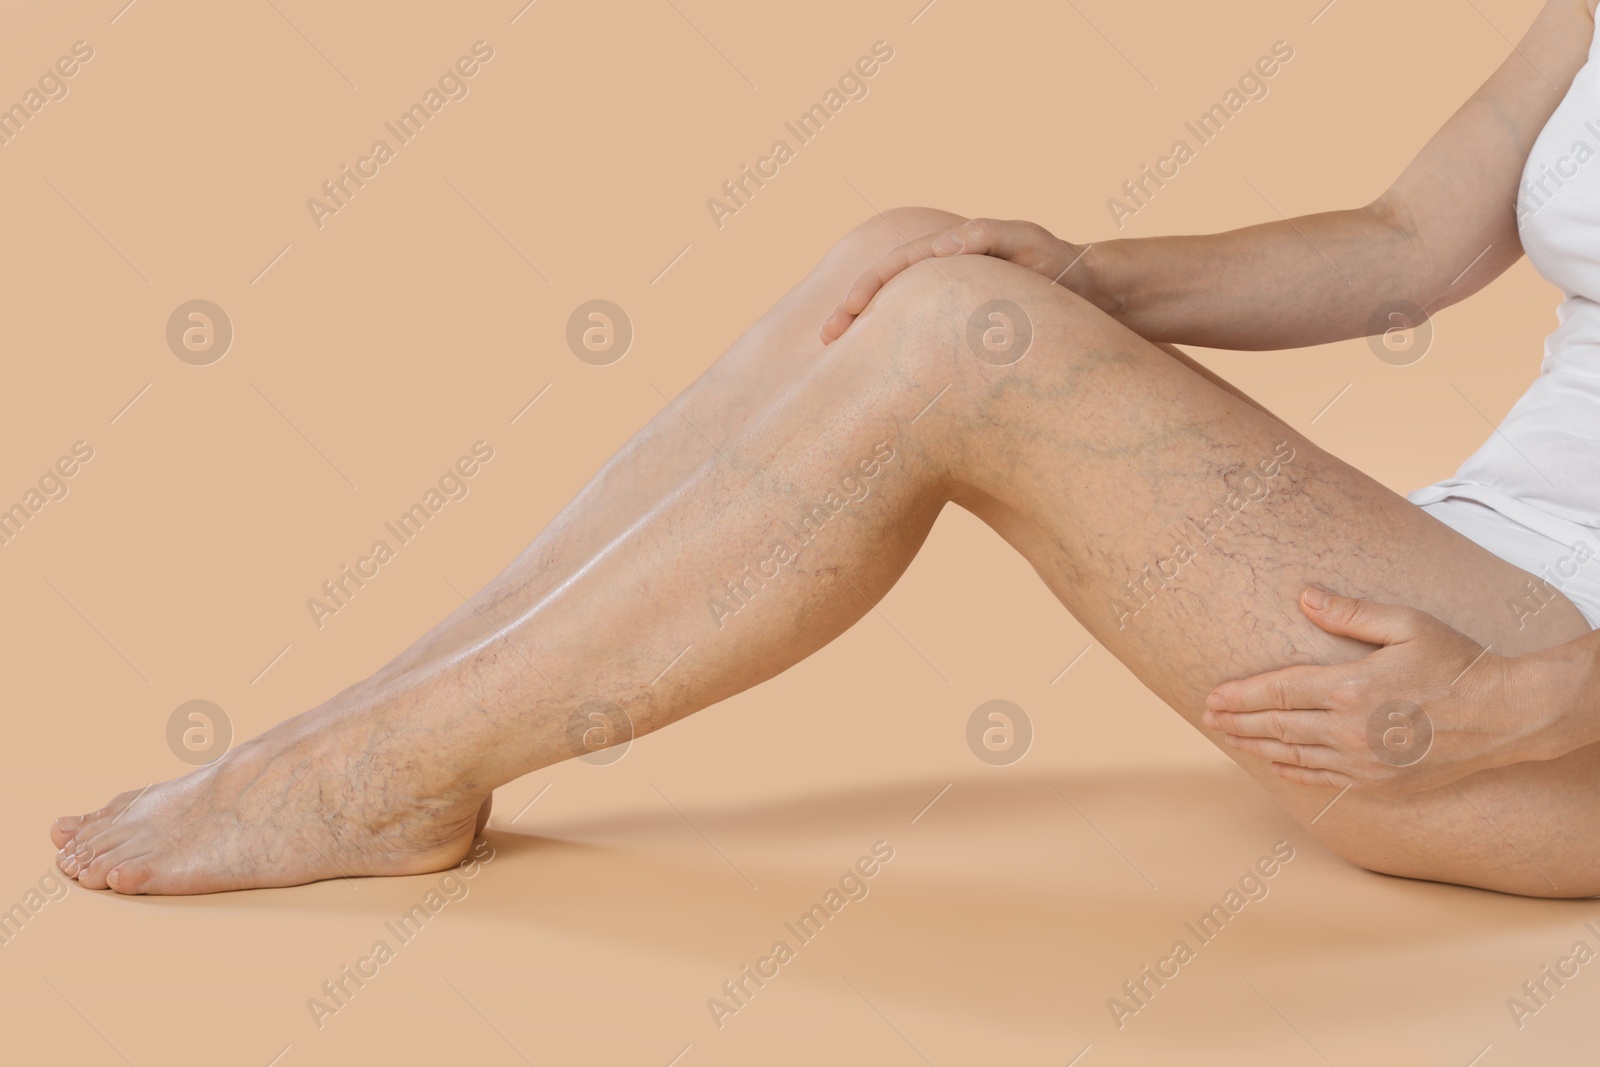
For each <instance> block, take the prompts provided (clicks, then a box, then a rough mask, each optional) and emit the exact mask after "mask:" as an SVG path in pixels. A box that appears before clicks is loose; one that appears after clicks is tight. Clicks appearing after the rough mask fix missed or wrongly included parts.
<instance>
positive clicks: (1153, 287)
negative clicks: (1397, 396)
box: [822, 0, 1596, 349]
mask: <svg viewBox="0 0 1600 1067" xmlns="http://www.w3.org/2000/svg"><path fill="white" fill-rule="evenodd" d="M1595 2H1596V0H1549V2H1548V3H1546V4H1545V7H1544V9H1543V10H1542V11H1541V12H1540V13H1539V16H1538V18H1537V19H1535V20H1534V23H1533V25H1532V26H1531V27H1530V28H1529V29H1528V32H1527V34H1526V35H1524V36H1523V38H1522V41H1521V43H1520V44H1518V45H1517V47H1516V50H1515V51H1513V52H1512V54H1511V55H1510V56H1509V57H1508V58H1507V59H1506V61H1505V62H1504V63H1502V64H1501V65H1500V68H1499V69H1498V70H1496V71H1495V73H1494V74H1493V76H1491V77H1490V78H1489V80H1488V81H1487V82H1485V83H1484V84H1483V86H1482V87H1481V88H1480V89H1479V90H1478V91H1477V92H1476V93H1474V94H1473V95H1472V98H1471V99H1469V100H1468V101H1467V102H1466V103H1465V104H1463V105H1462V106H1461V108H1460V110H1458V111H1457V112H1456V113H1455V114H1454V115H1453V116H1451V118H1450V120H1449V121H1448V122H1446V123H1445V124H1444V126H1443V128H1441V129H1440V130H1439V132H1438V133H1437V134H1435V135H1434V136H1433V139H1432V140H1430V141H1429V142H1428V143H1427V145H1426V146H1424V147H1423V149H1422V151H1421V152H1420V153H1418V155H1417V157H1416V159H1414V160H1413V161H1412V162H1411V164H1410V165H1409V166H1408V167H1406V169H1405V171H1404V173H1402V174H1401V175H1400V177H1399V178H1398V179H1397V180H1396V181H1395V183H1394V185H1393V186H1391V187H1390V188H1389V190H1388V191H1387V192H1385V193H1384V194H1383V195H1382V196H1380V197H1379V198H1378V199H1377V200H1376V201H1374V202H1373V203H1371V204H1369V205H1367V206H1366V207H1362V208H1355V209H1353V210H1349V211H1330V212H1325V213H1323V214H1318V215H1306V216H1303V217H1300V218H1296V219H1289V220H1279V221H1276V222H1269V223H1264V224H1262V225H1259V226H1250V227H1247V228H1245V229H1240V230H1233V231H1230V232H1228V233H1220V234H1212V235H1207V236H1199V237H1148V238H1135V239H1125V240H1112V241H1107V242H1105V243H1103V244H1094V245H1089V246H1079V245H1074V244H1072V243H1070V242H1067V241H1062V240H1060V239H1058V238H1056V237H1054V236H1053V235H1052V234H1051V233H1050V232H1049V231H1048V230H1045V229H1043V228H1042V227H1039V226H1036V225H1034V224H1033V223H1028V222H1001V221H996V220H993V219H973V220H971V221H969V222H967V223H965V224H963V225H961V226H959V227H956V228H955V229H953V230H951V231H948V232H947V233H944V234H929V235H928V236H927V237H924V238H920V239H918V240H916V241H913V242H911V243H910V244H907V245H904V246H902V247H901V248H898V249H896V250H895V251H894V252H891V253H890V254H889V255H888V256H885V257H884V259H883V260H882V261H881V262H880V263H878V264H877V265H875V266H874V267H873V268H872V269H871V270H868V271H867V272H866V273H865V274H863V275H862V276H861V278H860V279H859V280H858V281H857V282H856V283H855V285H854V286H853V287H852V288H851V290H850V292H849V293H847V294H845V297H844V299H843V301H841V303H840V306H839V309H838V310H837V311H836V312H835V313H834V315H833V317H832V318H831V319H829V321H828V322H827V323H825V324H824V325H823V328H822V338H823V340H824V341H825V342H827V341H832V340H833V339H834V338H836V337H838V336H839V335H840V334H841V333H843V332H844V331H845V329H847V328H848V327H849V325H850V322H851V321H852V320H853V319H854V318H855V316H856V315H858V314H860V313H861V311H862V310H863V309H865V308H866V306H867V304H868V302H869V301H871V299H872V297H873V295H874V294H875V293H877V291H878V290H879V289H880V288H882V286H883V285H884V284H885V283H886V282H888V280H889V279H890V278H892V277H894V275H896V274H897V273H899V272H900V271H902V270H904V269H905V268H906V267H908V266H910V265H911V264H912V263H915V262H916V261H917V260H919V259H927V258H930V257H934V256H948V255H958V254H979V255H991V256H997V257H1000V258H1003V259H1009V260H1011V261H1013V262H1016V263H1018V264H1020V265H1022V266H1025V267H1027V268H1029V269H1030V270H1034V271H1037V272H1038V273H1040V274H1043V275H1044V276H1045V277H1047V278H1050V279H1051V280H1052V281H1058V282H1060V284H1062V285H1064V286H1066V287H1068V288H1070V289H1072V290H1073V291H1074V292H1076V293H1078V294H1079V295H1080V296H1083V297H1084V298H1086V299H1088V300H1090V301H1091V302H1093V303H1094V304H1096V305H1097V306H1099V307H1100V308H1102V309H1104V310H1105V311H1107V312H1109V313H1110V314H1111V315H1113V316H1115V317H1116V318H1117V319H1119V320H1120V321H1121V322H1122V323H1123V324H1124V325H1126V326H1128V327H1129V328H1131V329H1132V330H1134V332H1136V333H1139V334H1141V335H1143V336H1144V337H1146V338H1148V339H1149V340H1151V341H1157V342H1166V343H1178V344H1194V345H1201V346H1204V347H1208V348H1232V349H1279V348H1298V347H1302V346H1306V345H1315V344H1324V343H1327V342H1330V341H1341V340H1344V339H1346V338H1350V337H1361V336H1364V335H1366V334H1367V333H1369V332H1375V331H1374V324H1373V322H1372V319H1373V314H1374V312H1375V311H1376V310H1377V309H1378V308H1379V307H1380V306H1381V305H1383V304H1385V303H1387V302H1389V301H1391V300H1408V301H1410V302H1412V303H1414V304H1416V305H1417V306H1418V307H1420V308H1423V309H1426V311H1428V312H1430V313H1431V312H1435V311H1438V310H1439V309H1440V308H1443V307H1447V306H1448V305H1450V304H1453V303H1456V302H1457V301H1459V300H1462V299H1465V298H1466V297H1468V296H1470V295H1471V294H1472V293H1474V292H1476V291H1477V290H1479V289H1481V288H1483V286H1485V285H1487V284H1488V283H1489V282H1490V281H1491V280H1492V279H1494V278H1495V277H1496V276H1498V275H1499V274H1500V273H1501V272H1503V271H1504V270H1505V269H1506V268H1507V267H1509V266H1511V264H1512V263H1515V262H1516V260H1517V258H1518V257H1519V256H1521V255H1522V243H1521V241H1520V239H1519V238H1518V234H1517V225H1516V199H1517V186H1518V183H1519V182H1520V181H1521V177H1522V168H1523V165H1524V163H1525V162H1526V160H1527V157H1528V153H1529V152H1530V151H1532V148H1533V142H1534V140H1535V138H1537V137H1538V135H1539V131H1540V130H1541V129H1543V128H1544V124H1545V122H1546V120H1547V119H1549V117H1550V114H1551V112H1553V111H1554V110H1555V108H1556V105H1557V104H1558V103H1560V101H1561V98H1562V97H1563V96H1564V95H1565V94H1566V91H1567V87H1568V86H1569V85H1570V84H1571V83H1572V78H1573V76H1574V75H1575V74H1577V72H1578V70H1579V69H1580V68H1581V67H1582V66H1583V64H1584V60H1585V58H1586V56H1587V54H1588V49H1589V42H1590V40H1591V38H1592V36H1593V34H1594V18H1593V14H1592V11H1593V5H1594V4H1595ZM1397 106H1400V105H1398V104H1397ZM1375 125H1378V126H1380V127H1381V117H1380V118H1379V119H1378V120H1377V122H1376V123H1375ZM1469 267H1470V268H1471V269H1470V270H1468V268H1469ZM1377 325H1378V326H1379V327H1380V328H1387V327H1388V326H1389V325H1390V323H1388V322H1382V323H1379V324H1377Z"/></svg>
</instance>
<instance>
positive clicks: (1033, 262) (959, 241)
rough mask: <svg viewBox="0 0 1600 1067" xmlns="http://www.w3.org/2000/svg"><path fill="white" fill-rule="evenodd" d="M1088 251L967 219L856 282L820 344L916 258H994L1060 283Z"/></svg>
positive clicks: (1042, 233)
mask: <svg viewBox="0 0 1600 1067" xmlns="http://www.w3.org/2000/svg"><path fill="white" fill-rule="evenodd" d="M1086 251H1088V249H1087V248H1084V249H1080V248H1079V247H1078V246H1077V245H1074V244H1069V243H1068V242H1066V241H1063V240H1061V239H1060V238H1059V237H1056V236H1055V235H1054V234H1052V233H1051V232H1050V231H1049V230H1047V229H1045V228H1044V227H1043V226H1038V225H1036V224H1034V223H1031V222H1002V221H1000V220H997V219H968V220H967V221H966V222H964V223H962V224H961V225H960V226H956V227H953V228H951V229H948V230H943V231H940V232H937V233H930V234H926V235H924V236H922V237H919V238H917V239H916V240H915V241H912V242H911V243H910V244H904V245H901V246H900V247H899V248H896V249H895V250H894V251H892V252H890V253H889V254H888V255H886V256H884V257H883V258H882V259H880V260H879V261H878V262H877V263H876V264H874V265H873V266H872V267H871V268H870V269H869V270H867V272H866V273H864V274H863V275H861V277H860V278H857V279H856V283H855V284H854V285H853V286H851V287H850V292H849V293H847V294H845V298H844V300H843V301H841V302H840V304H839V307H838V309H837V310H836V311H834V313H833V317H832V318H830V319H828V321H827V322H826V323H824V324H823V327H822V343H823V344H832V343H833V342H834V341H835V340H836V339H837V338H838V337H839V335H840V334H842V333H844V331H845V330H846V329H848V328H849V326H850V323H852V322H854V321H855V317H856V316H857V315H859V314H861V312H863V311H864V310H866V307H867V304H869V303H870V302H871V301H872V298H873V296H874V295H875V294H876V293H877V292H878V290H879V289H882V288H883V287H884V286H885V285H887V284H888V282H889V279H890V278H893V277H894V276H895V275H896V274H899V273H900V272H901V271H903V270H905V269H906V268H907V267H909V266H911V264H913V263H915V262H917V261H918V260H922V259H934V258H937V257H941V256H961V255H968V256H994V257H995V258H997V259H1008V260H1010V261H1011V262H1013V263H1015V264H1017V265H1018V266H1020V267H1027V268H1028V269H1029V270H1031V271H1034V272H1036V273H1038V274H1042V275H1044V276H1045V277H1046V278H1049V279H1050V280H1051V281H1053V282H1058V281H1060V280H1061V277H1062V275H1064V274H1066V273H1067V271H1068V270H1069V269H1070V268H1071V267H1072V266H1073V265H1074V264H1075V263H1077V261H1078V259H1079V258H1080V257H1081V256H1082V255H1083V253H1084V252H1086Z"/></svg>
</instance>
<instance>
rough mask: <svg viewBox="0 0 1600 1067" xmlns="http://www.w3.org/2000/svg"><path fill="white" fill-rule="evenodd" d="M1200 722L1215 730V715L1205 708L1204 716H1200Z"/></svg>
mask: <svg viewBox="0 0 1600 1067" xmlns="http://www.w3.org/2000/svg"><path fill="white" fill-rule="evenodd" d="M1200 721H1201V722H1202V723H1204V724H1205V725H1206V726H1209V727H1211V729H1213V730H1215V729H1216V728H1217V713H1216V712H1214V711H1212V710H1210V709H1209V708H1207V709H1206V712H1205V714H1204V715H1201V716H1200Z"/></svg>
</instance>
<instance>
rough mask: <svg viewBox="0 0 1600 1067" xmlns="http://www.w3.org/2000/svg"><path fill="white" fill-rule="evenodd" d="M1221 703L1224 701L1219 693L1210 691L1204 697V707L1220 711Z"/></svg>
mask: <svg viewBox="0 0 1600 1067" xmlns="http://www.w3.org/2000/svg"><path fill="white" fill-rule="evenodd" d="M1223 703H1224V701H1223V699H1222V694H1221V693H1211V694H1210V695H1209V696H1207V697H1206V707H1207V708H1208V709H1212V710H1216V711H1221V710H1222V705H1223Z"/></svg>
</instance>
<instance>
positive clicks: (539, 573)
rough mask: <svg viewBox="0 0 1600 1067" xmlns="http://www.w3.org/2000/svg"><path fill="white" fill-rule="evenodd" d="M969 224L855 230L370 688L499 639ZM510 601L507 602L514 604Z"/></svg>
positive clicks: (894, 212) (906, 220) (894, 213)
mask: <svg viewBox="0 0 1600 1067" xmlns="http://www.w3.org/2000/svg"><path fill="white" fill-rule="evenodd" d="M962 221H964V219H963V217H962V216H960V215H954V214H951V213H950V212H948V211H940V210H938V209H937V208H927V207H900V208H891V209H890V210H888V211H885V212H882V213H881V214H878V215H874V216H873V217H872V218H869V219H867V220H866V221H864V222H862V223H861V224H860V225H859V226H857V227H855V228H854V229H853V230H851V231H850V232H849V233H847V234H845V236H844V237H842V238H841V239H840V240H839V241H837V242H836V243H835V244H834V245H833V247H832V248H831V249H830V250H829V251H828V253H827V255H825V256H824V257H823V258H822V260H821V261H820V262H819V263H818V264H817V265H816V266H815V267H814V268H812V270H811V271H810V272H809V273H808V274H807V275H806V276H805V278H803V279H801V281H800V283H799V284H798V285H796V286H795V287H794V288H792V289H790V290H789V291H788V293H786V294H785V295H784V296H783V297H782V298H781V299H780V300H779V301H778V302H777V303H776V304H774V305H773V306H772V308H771V309H770V310H769V311H767V313H766V314H764V315H762V316H761V317H760V318H759V319H757V320H756V321H755V323H754V324H752V325H751V326H750V328H749V329H747V330H746V331H745V332H744V333H743V334H742V335H741V336H740V337H739V339H738V340H737V341H735V342H734V343H733V345H732V346H731V347H730V348H729V349H728V350H727V352H725V353H723V355H722V356H721V357H720V358H719V359H718V360H717V361H716V362H715V363H713V364H712V365H711V366H710V368H708V369H707V370H706V372H705V373H704V374H702V375H701V376H700V377H699V378H698V379H696V380H695V381H694V382H693V383H692V384H691V385H690V386H689V387H688V388H687V389H685V390H684V391H683V392H682V393H680V394H679V395H678V396H677V397H676V398H675V399H673V401H672V402H671V403H670V404H668V405H667V406H666V407H664V408H662V409H661V411H660V412H658V413H657V415H656V417H655V418H653V419H651V420H650V422H649V423H647V424H646V425H645V427H644V428H643V429H641V430H640V431H639V432H638V433H636V434H634V436H633V437H632V438H630V439H629V440H628V442H627V443H626V444H624V445H623V446H622V448H620V449H619V450H618V451H617V453H616V455H614V456H612V457H611V459H610V460H609V461H607V462H606V464H605V466H603V467H601V468H600V470H599V472H598V473H596V474H595V476H594V477H593V478H591V479H590V480H589V482H588V484H587V485H585V486H584V487H583V489H581V490H579V492H578V495H577V496H575V497H574V498H573V499H572V500H571V501H570V502H569V503H568V504H567V505H566V507H564V508H563V509H562V510H561V511H560V513H559V514H557V515H556V517H555V518H554V519H553V520H552V521H551V522H550V524H549V525H548V526H546V527H545V528H544V530H543V531H541V532H540V534H539V535H538V536H537V537H535V538H534V540H533V542H532V543H531V544H529V545H528V547H527V548H526V549H524V550H523V551H522V553H521V554H520V555H518V557H517V558H516V560H514V561H513V562H512V563H511V565H510V566H508V567H507V568H506V569H505V570H504V571H502V572H501V573H500V574H499V575H498V576H497V577H496V578H495V579H494V580H493V581H491V582H490V583H489V584H488V585H487V586H485V587H484V588H483V589H481V590H479V591H478V592H477V593H476V594H474V595H473V597H472V602H471V603H470V604H463V605H462V606H461V607H460V608H458V609H457V610H455V611H454V612H452V613H451V614H450V615H448V616H447V617H446V618H444V619H443V620H441V621H440V622H439V623H438V625H436V626H435V627H434V628H433V629H432V630H430V631H429V632H428V633H427V634H425V635H423V637H422V638H421V639H419V640H418V641H416V642H415V643H414V644H412V645H411V646H410V647H409V648H407V649H406V650H405V651H404V652H403V653H401V654H400V655H399V656H398V657H396V659H395V660H394V661H393V662H391V663H390V664H388V665H387V666H385V667H384V668H383V669H382V670H380V671H378V672H377V674H375V675H373V677H372V678H370V679H368V680H367V681H366V682H365V683H363V684H365V685H368V686H371V685H381V684H384V683H386V682H388V681H390V680H392V679H393V678H394V677H396V676H397V675H399V674H402V673H404V672H405V671H407V670H411V669H414V668H415V667H417V666H418V665H419V664H421V663H423V662H425V661H426V660H428V659H430V658H434V657H437V656H439V655H443V654H446V653H447V652H448V651H449V650H451V649H454V648H458V647H460V646H461V645H462V644H464V643H466V642H468V641H470V640H471V639H472V637H473V635H481V634H482V633H485V632H489V631H491V630H492V629H493V628H494V627H495V626H496V625H498V624H499V623H500V622H501V621H504V619H505V618H507V617H509V616H508V615H507V612H508V611H515V610H518V609H517V605H521V606H523V607H525V606H526V605H527V604H531V603H535V602H537V601H538V600H539V599H540V598H542V597H543V596H545V595H546V594H548V593H549V592H550V591H551V590H553V589H555V588H556V587H557V586H558V585H559V584H560V583H561V582H563V581H565V580H566V579H567V578H569V577H571V575H572V574H573V573H574V572H575V571H576V570H577V569H578V568H579V567H581V566H583V564H584V563H585V562H586V561H587V560H588V559H589V558H590V557H591V556H593V555H594V554H595V553H596V552H598V551H600V549H602V548H603V547H605V545H607V544H608V543H609V542H611V541H612V540H613V539H614V538H616V537H617V536H618V535H619V534H621V533H622V531H624V530H626V529H627V528H628V527H629V526H631V525H632V524H633V523H634V522H635V521H637V520H638V519H639V517H640V516H642V515H644V514H646V513H647V512H648V511H650V509H652V508H654V507H655V506H656V505H657V504H658V503H660V502H661V500H662V499H663V498H664V497H666V495H667V494H668V493H670V492H671V491H672V490H673V489H674V488H676V487H677V486H678V485H679V484H681V483H682V481H683V480H684V479H685V478H686V477H688V476H689V473H690V472H691V471H693V470H694V468H695V467H696V466H698V465H699V464H700V463H701V461H703V460H704V459H705V458H706V456H707V455H708V454H711V453H712V450H713V449H714V448H720V447H721V446H722V445H723V443H724V442H725V441H727V440H728V439H729V438H730V437H732V436H733V435H734V434H736V433H738V432H739V431H740V430H742V429H743V428H744V427H745V426H746V425H747V424H748V423H749V421H750V420H751V419H752V418H754V417H755V416H757V415H759V414H760V413H761V412H762V411H764V410H766V408H767V406H768V405H769V404H771V403H772V401H773V400H775V399H776V398H777V397H779V396H781V395H782V394H783V393H784V391H785V390H787V389H788V388H789V386H790V385H791V384H792V383H793V381H794V379H795V377H796V376H797V375H798V374H799V373H800V372H801V371H802V370H804V369H805V368H806V367H808V366H809V365H810V364H811V363H812V362H813V361H814V360H815V359H816V358H817V357H818V356H820V355H821V354H822V352H823V344H822V341H821V340H820V339H819V337H818V336H817V335H818V331H819V330H820V329H821V327H822V323H823V322H825V321H827V318H828V316H829V315H830V314H832V312H833V309H834V306H835V305H836V304H837V303H838V302H839V297H840V295H841V294H842V293H844V292H845V291H847V290H848V289H849V287H850V285H851V284H852V283H853V282H854V281H855V280H856V278H858V277H859V276H860V275H861V272H862V271H864V270H866V269H867V268H869V267H871V266H872V265H873V264H874V263H876V262H878V260H879V259H881V258H882V257H883V256H884V255H885V254H886V253H888V252H889V251H890V250H891V249H893V248H896V247H898V246H899V245H902V244H904V243H906V242H907V241H910V240H912V239H913V238H916V237H921V236H922V235H924V234H927V233H932V232H933V231H935V230H941V229H945V228H948V227H949V226H952V225H955V224H957V223H960V222H962ZM503 605H504V606H503Z"/></svg>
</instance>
